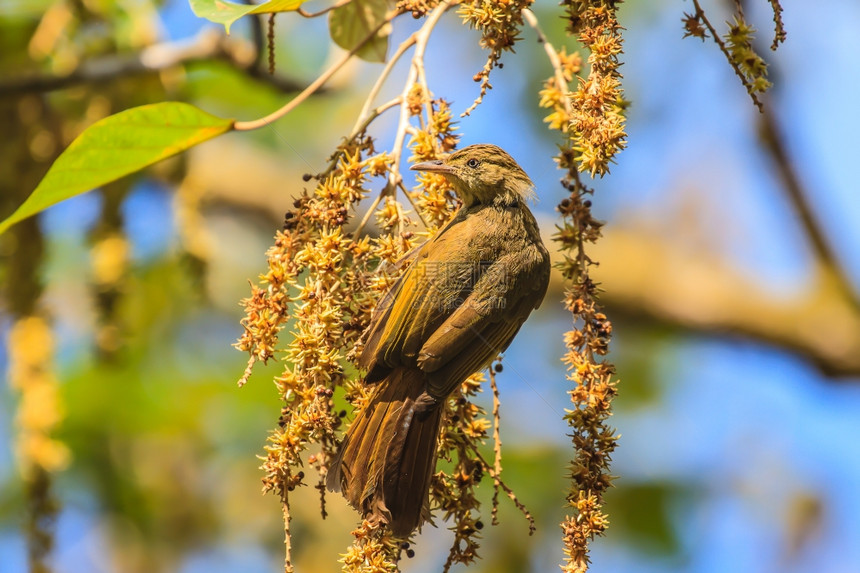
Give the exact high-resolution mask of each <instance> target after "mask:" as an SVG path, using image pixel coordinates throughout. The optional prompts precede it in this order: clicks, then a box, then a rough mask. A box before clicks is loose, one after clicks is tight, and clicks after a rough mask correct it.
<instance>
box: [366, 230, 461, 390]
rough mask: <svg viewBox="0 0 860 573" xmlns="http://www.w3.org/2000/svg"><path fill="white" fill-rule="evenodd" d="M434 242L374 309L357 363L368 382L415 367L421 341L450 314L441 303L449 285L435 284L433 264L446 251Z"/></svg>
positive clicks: (437, 281) (436, 270)
mask: <svg viewBox="0 0 860 573" xmlns="http://www.w3.org/2000/svg"><path fill="white" fill-rule="evenodd" d="M437 239H438V235H437ZM437 239H434V240H433V241H431V242H430V243H427V244H426V246H425V247H422V248H421V250H420V251H419V252H418V253H417V254H416V256H415V258H414V260H413V261H412V262H411V264H410V265H409V267H408V268H407V269H406V271H405V272H404V273H403V275H402V276H401V277H400V279H399V280H398V281H397V283H395V285H394V286H393V287H392V289H391V290H390V291H389V293H387V294H386V295H385V296H384V297H383V298H382V300H381V302H380V304H379V306H378V307H377V310H376V313H375V314H374V317H373V319H372V322H371V325H370V327H369V329H368V336H367V339H366V341H365V345H364V348H363V349H362V352H361V357H360V360H359V366H361V367H362V368H364V369H365V370H367V371H368V381H371V382H372V381H375V380H377V379H379V378H380V377H382V376H384V375H385V374H386V373H387V371H388V370H390V369H391V368H393V367H396V366H401V365H404V366H408V365H410V364H411V365H414V364H415V360H416V359H417V356H418V351H419V350H420V349H421V346H422V345H423V344H424V341H426V340H427V338H428V337H429V336H430V335H431V334H432V333H433V332H434V331H435V330H436V329H437V328H438V327H439V326H440V325H441V324H442V322H444V320H445V318H447V316H448V315H449V314H450V312H451V310H450V308H449V307H447V306H446V305H445V304H444V303H443V301H444V300H445V297H446V296H448V297H450V296H451V292H450V284H451V282H447V283H446V282H445V281H444V280H438V279H439V277H438V271H439V269H438V268H436V266H438V265H436V264H435V263H434V261H436V256H434V254H436V253H438V252H440V251H444V250H445V246H444V245H443V243H444V242H445V241H442V240H437ZM455 294H456V293H455Z"/></svg>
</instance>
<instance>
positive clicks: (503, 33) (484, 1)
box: [457, 0, 534, 115]
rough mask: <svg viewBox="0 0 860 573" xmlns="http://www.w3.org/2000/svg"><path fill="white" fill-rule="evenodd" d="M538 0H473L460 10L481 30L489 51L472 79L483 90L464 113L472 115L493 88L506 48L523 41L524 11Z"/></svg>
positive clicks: (464, 18)
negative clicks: (494, 73)
mask: <svg viewBox="0 0 860 573" xmlns="http://www.w3.org/2000/svg"><path fill="white" fill-rule="evenodd" d="M533 1H534V0H471V1H469V2H463V3H462V4H461V5H460V8H459V9H458V10H457V13H458V14H459V15H460V17H461V18H462V19H463V23H464V24H467V25H468V26H469V27H470V28H474V29H476V30H478V31H480V32H481V40H480V44H481V47H482V48H484V49H486V50H489V51H490V53H489V54H488V55H487V62H486V63H485V64H484V67H483V68H482V69H481V71H480V72H478V73H477V74H475V76H474V77H473V78H472V79H474V80H475V81H476V82H481V92H480V94H478V97H477V98H476V99H475V101H474V103H473V104H472V105H471V106H470V107H469V109H467V110H466V111H465V112H463V115H469V114H470V113H471V112H472V111H473V110H474V109H475V108H476V107H477V106H478V105H480V103H481V101H482V100H483V99H484V96H485V95H486V94H487V91H488V90H490V89H492V87H493V86H492V85H491V84H490V72H491V71H492V70H493V68H495V67H501V66H502V64H501V62H500V61H499V60H501V58H502V54H503V53H504V52H505V51H511V52H512V51H514V44H516V42H517V40H519V33H520V28H522V25H523V15H522V12H523V10H525V9H526V8H528V7H529V6H531V5H532V2H533Z"/></svg>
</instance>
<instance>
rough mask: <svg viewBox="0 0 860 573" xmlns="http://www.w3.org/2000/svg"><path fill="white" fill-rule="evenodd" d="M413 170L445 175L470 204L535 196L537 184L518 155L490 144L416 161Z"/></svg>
mask: <svg viewBox="0 0 860 573" xmlns="http://www.w3.org/2000/svg"><path fill="white" fill-rule="evenodd" d="M412 169H413V170H415V171H429V172H432V173H441V174H442V175H444V176H445V177H446V178H447V179H448V180H449V181H450V182H451V184H452V185H453V186H454V191H456V193H457V195H459V196H460V199H462V200H463V203H464V204H466V205H467V206H468V205H471V204H474V203H490V202H492V201H493V200H494V199H496V198H497V197H499V198H502V199H510V200H516V199H520V198H529V197H533V196H534V184H533V183H532V182H531V179H529V176H528V175H526V172H525V171H523V169H522V167H520V166H519V165H517V162H516V161H514V158H513V157H511V156H510V155H508V154H507V153H506V152H505V151H504V150H503V149H501V148H500V147H497V146H495V145H490V144H486V143H480V144H477V145H470V146H468V147H464V148H463V149H461V150H459V151H455V152H454V153H452V154H451V155H449V156H448V157H446V158H445V159H437V160H435V161H424V162H423V163H416V164H415V165H413V166H412Z"/></svg>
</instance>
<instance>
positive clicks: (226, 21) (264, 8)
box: [188, 0, 304, 34]
mask: <svg viewBox="0 0 860 573" xmlns="http://www.w3.org/2000/svg"><path fill="white" fill-rule="evenodd" d="M303 2H304V0H269V1H268V2H264V3H262V4H234V3H233V2H225V1H224V0H188V3H189V4H191V10H192V12H194V14H195V15H196V16H197V17H198V18H206V19H207V20H209V21H211V22H215V23H217V24H223V25H224V29H225V30H227V33H228V34H229V33H230V26H232V25H233V22H235V21H236V20H238V19H239V18H241V17H242V16H245V15H246V14H271V13H274V12H292V11H293V10H298V8H299V6H301V5H302V3H303Z"/></svg>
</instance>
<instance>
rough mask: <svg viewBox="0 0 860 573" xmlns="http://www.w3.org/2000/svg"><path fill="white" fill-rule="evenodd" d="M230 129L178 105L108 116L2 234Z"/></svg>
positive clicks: (75, 145) (57, 165)
mask: <svg viewBox="0 0 860 573" xmlns="http://www.w3.org/2000/svg"><path fill="white" fill-rule="evenodd" d="M232 128H233V120H232V119H223V118H220V117H216V116H214V115H211V114H208V113H206V112H205V111H202V110H200V109H198V108H196V107H194V106H193V105H190V104H187V103H181V102H162V103H156V104H152V105H144V106H141V107H135V108H132V109H127V110H125V111H121V112H119V113H117V114H115V115H111V116H109V117H106V118H104V119H102V120H101V121H98V122H96V123H94V124H93V125H91V126H90V127H88V128H87V129H86V130H84V132H83V133H81V134H80V135H79V136H78V137H77V138H76V139H75V140H74V141H73V142H72V144H71V145H69V147H68V148H67V149H66V150H65V151H63V153H62V154H61V155H60V156H59V157H58V158H57V160H56V161H55V162H54V164H53V165H51V168H50V169H48V173H46V174H45V177H44V178H43V179H42V181H41V182H40V183H39V185H38V186H37V187H36V190H35V191H33V192H32V193H31V194H30V196H29V197H27V200H26V201H24V204H23V205H21V206H20V207H18V209H17V210H16V211H15V212H14V213H12V215H11V216H9V218H7V219H6V220H5V221H3V222H2V223H0V234H2V233H3V232H5V231H6V229H8V228H9V227H11V226H12V225H14V224H15V223H17V222H18V221H21V220H22V219H26V218H27V217H30V216H32V215H35V214H36V213H39V212H41V211H43V210H45V209H47V208H48V207H50V206H51V205H54V204H55V203H59V202H60V201H64V200H66V199H69V198H71V197H74V196H75V195H80V194H81V193H85V192H86V191H90V190H91V189H94V188H96V187H99V186H100V185H104V184H105V183H109V182H111V181H114V180H116V179H119V178H120V177H123V176H125V175H128V174H129V173H134V172H135V171H140V170H141V169H143V168H144V167H147V166H149V165H152V164H153V163H157V162H158V161H161V160H162V159H166V158H168V157H170V156H172V155H176V154H177V153H179V152H181V151H185V150H186V149H188V148H189V147H193V146H195V145H197V144H198V143H203V142H204V141H206V140H208V139H212V138H213V137H215V136H216V135H220V134H222V133H224V132H226V131H230V130H231V129H232Z"/></svg>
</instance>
